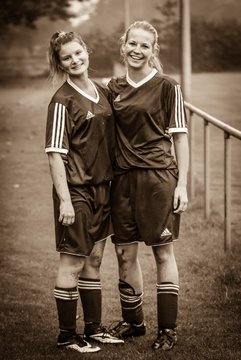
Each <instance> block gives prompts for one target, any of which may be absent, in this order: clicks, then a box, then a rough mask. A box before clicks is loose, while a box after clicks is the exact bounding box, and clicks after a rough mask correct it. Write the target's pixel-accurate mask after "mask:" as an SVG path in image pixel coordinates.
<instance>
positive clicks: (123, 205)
mask: <svg viewBox="0 0 241 360" xmlns="http://www.w3.org/2000/svg"><path fill="white" fill-rule="evenodd" d="M130 182H131V172H127V173H125V174H122V175H119V176H116V177H115V179H114V181H113V182H112V184H111V215H112V222H113V227H114V234H115V235H114V237H113V238H112V241H113V243H115V244H118V245H125V244H130V243H134V242H136V241H139V238H140V237H139V234H138V229H137V226H136V222H135V218H134V216H133V209H132V204H131V194H130Z"/></svg>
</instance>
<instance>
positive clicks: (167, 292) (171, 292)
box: [157, 291, 178, 295]
mask: <svg viewBox="0 0 241 360" xmlns="http://www.w3.org/2000/svg"><path fill="white" fill-rule="evenodd" d="M160 294H172V295H178V291H157V295H160Z"/></svg>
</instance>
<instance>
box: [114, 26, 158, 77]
mask: <svg viewBox="0 0 241 360" xmlns="http://www.w3.org/2000/svg"><path fill="white" fill-rule="evenodd" d="M131 29H142V30H145V31H148V32H150V33H151V34H152V35H153V37H154V43H153V56H152V57H151V59H150V66H151V67H153V68H155V69H157V71H158V72H160V73H163V66H162V63H161V62H160V59H159V45H158V34H157V31H156V29H155V28H154V26H152V25H151V24H150V23H149V22H148V21H145V20H143V21H135V22H134V23H132V24H131V25H130V26H129V27H128V29H127V30H126V32H125V33H124V34H123V35H122V37H121V38H120V40H121V50H120V52H121V56H122V57H123V58H124V51H123V47H124V45H125V44H126V42H127V40H128V36H129V32H130V30H131Z"/></svg>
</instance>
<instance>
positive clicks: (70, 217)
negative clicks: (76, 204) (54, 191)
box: [59, 200, 75, 226]
mask: <svg viewBox="0 0 241 360" xmlns="http://www.w3.org/2000/svg"><path fill="white" fill-rule="evenodd" d="M59 213H60V215H59V222H62V224H63V225H64V226H69V225H72V224H73V223H74V221H75V212H74V208H73V205H72V202H71V200H65V201H61V202H60V207H59Z"/></svg>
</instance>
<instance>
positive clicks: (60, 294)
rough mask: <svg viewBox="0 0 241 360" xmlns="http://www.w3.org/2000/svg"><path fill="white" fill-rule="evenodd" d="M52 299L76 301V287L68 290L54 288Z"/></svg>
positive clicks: (77, 295) (77, 296)
mask: <svg viewBox="0 0 241 360" xmlns="http://www.w3.org/2000/svg"><path fill="white" fill-rule="evenodd" d="M54 297H55V299H60V300H66V301H69V300H78V298H79V294H78V291H77V288H76V287H75V288H70V289H63V288H59V287H55V289H54Z"/></svg>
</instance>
